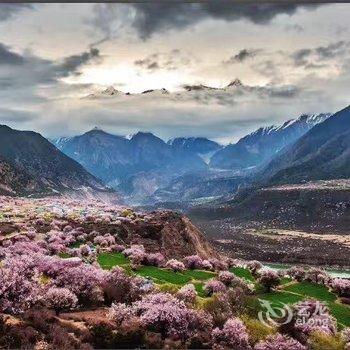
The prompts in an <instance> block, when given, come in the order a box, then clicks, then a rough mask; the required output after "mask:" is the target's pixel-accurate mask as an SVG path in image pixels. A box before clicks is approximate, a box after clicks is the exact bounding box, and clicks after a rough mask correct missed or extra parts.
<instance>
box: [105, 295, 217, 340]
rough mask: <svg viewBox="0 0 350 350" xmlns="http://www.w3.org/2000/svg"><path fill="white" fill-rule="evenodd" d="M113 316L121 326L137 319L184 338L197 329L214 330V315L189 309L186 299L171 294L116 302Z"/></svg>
mask: <svg viewBox="0 0 350 350" xmlns="http://www.w3.org/2000/svg"><path fill="white" fill-rule="evenodd" d="M109 318H110V319H111V320H113V321H115V322H117V323H118V324H119V325H120V326H123V324H125V322H128V321H130V320H131V319H132V318H135V319H138V321H139V322H140V325H141V326H142V327H144V328H145V329H146V330H150V331H153V332H158V333H160V334H162V336H163V337H171V338H173V339H180V340H185V339H187V338H189V337H191V336H192V335H193V334H194V333H195V332H197V331H206V332H211V328H212V322H211V317H210V315H208V314H206V313H204V312H203V311H198V310H194V309H191V308H188V307H187V306H186V304H185V303H184V302H183V301H181V300H179V299H177V298H175V297H174V296H172V295H171V294H168V293H156V294H149V295H146V296H144V297H143V298H142V300H140V301H136V302H134V303H132V304H131V305H130V306H127V305H125V304H113V305H112V306H111V309H110V312H109Z"/></svg>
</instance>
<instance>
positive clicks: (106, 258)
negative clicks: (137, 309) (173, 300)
mask: <svg viewBox="0 0 350 350" xmlns="http://www.w3.org/2000/svg"><path fill="white" fill-rule="evenodd" d="M97 260H98V262H99V264H100V266H101V267H102V268H103V269H111V268H113V267H114V266H122V267H123V268H125V269H126V270H127V271H131V269H130V261H129V259H128V258H126V257H125V256H124V255H123V254H121V253H101V254H99V256H98V259H97ZM230 271H231V272H233V273H234V274H235V275H236V276H238V277H241V278H244V279H245V280H247V281H248V282H253V283H255V284H256V288H257V289H256V290H257V293H258V295H257V297H258V298H259V299H263V300H268V301H270V302H272V303H273V304H276V305H277V306H279V307H281V303H283V304H294V303H296V302H298V301H301V300H303V299H305V298H315V299H318V300H320V301H322V302H325V303H326V304H327V305H328V307H329V309H330V311H331V313H332V315H333V316H334V317H335V318H336V319H337V320H338V323H339V325H340V327H344V326H347V327H348V326H350V307H349V306H348V305H344V304H340V303H339V302H338V301H337V297H336V295H335V294H334V293H332V292H330V291H329V290H328V289H327V287H325V286H323V285H318V284H314V283H309V282H295V281H294V280H292V279H290V278H282V280H281V284H280V286H279V288H278V290H275V291H272V292H270V293H259V292H258V291H259V290H260V289H259V285H258V284H257V283H256V280H255V278H254V277H253V275H252V274H251V273H250V271H249V270H248V269H245V268H243V267H232V268H230ZM132 273H135V274H137V275H139V276H143V277H148V278H151V279H152V280H153V281H154V283H156V284H158V285H165V284H166V285H169V286H172V287H173V288H174V289H175V290H176V289H179V288H181V286H183V285H184V284H187V283H193V284H194V286H195V288H196V290H197V292H198V295H199V296H201V297H205V293H204V291H203V285H204V283H205V281H206V280H208V279H210V278H213V277H215V276H216V273H215V272H211V271H204V270H186V271H183V272H174V271H171V270H168V269H164V268H159V267H155V266H141V267H140V268H139V269H137V270H136V271H134V272H132Z"/></svg>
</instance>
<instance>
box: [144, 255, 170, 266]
mask: <svg viewBox="0 0 350 350" xmlns="http://www.w3.org/2000/svg"><path fill="white" fill-rule="evenodd" d="M143 263H144V264H145V265H150V266H158V267H161V266H164V264H165V258H164V255H163V254H161V253H149V254H146V255H145V258H144V261H143Z"/></svg>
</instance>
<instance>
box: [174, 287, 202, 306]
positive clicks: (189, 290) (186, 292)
mask: <svg viewBox="0 0 350 350" xmlns="http://www.w3.org/2000/svg"><path fill="white" fill-rule="evenodd" d="M197 295H198V293H197V291H196V288H195V287H194V285H193V284H185V285H184V286H183V287H181V288H180V289H179V290H178V292H177V293H176V296H177V298H179V299H180V300H183V301H184V302H185V303H190V304H193V303H194V302H195V301H196V299H197Z"/></svg>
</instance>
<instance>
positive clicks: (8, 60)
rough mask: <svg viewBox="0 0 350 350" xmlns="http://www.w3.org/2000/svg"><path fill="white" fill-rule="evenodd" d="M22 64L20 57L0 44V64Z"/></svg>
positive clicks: (22, 60)
mask: <svg viewBox="0 0 350 350" xmlns="http://www.w3.org/2000/svg"><path fill="white" fill-rule="evenodd" d="M23 63H24V58H23V56H22V55H19V54H18V53H15V52H13V51H12V50H11V49H10V48H9V47H8V46H6V45H4V44H2V43H0V64H10V65H12V64H13V65H18V64H23Z"/></svg>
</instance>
